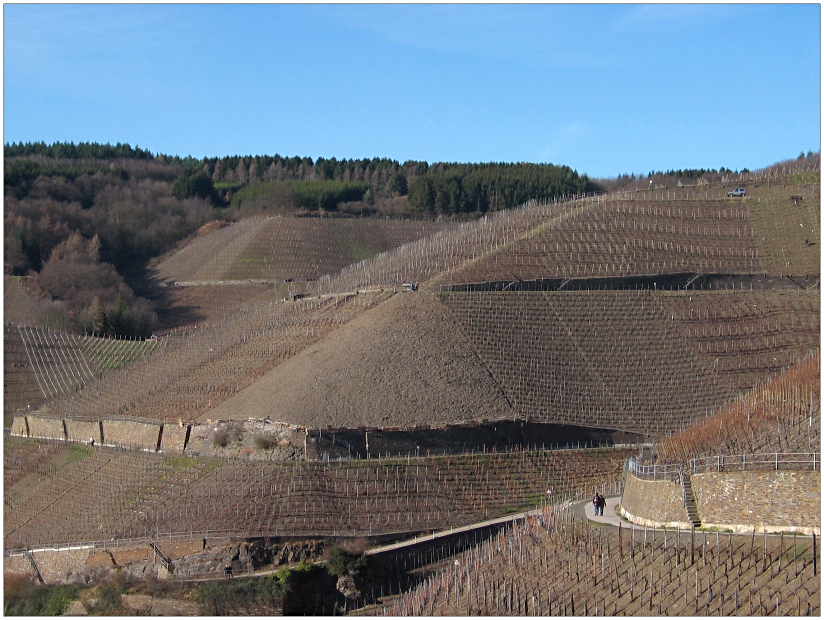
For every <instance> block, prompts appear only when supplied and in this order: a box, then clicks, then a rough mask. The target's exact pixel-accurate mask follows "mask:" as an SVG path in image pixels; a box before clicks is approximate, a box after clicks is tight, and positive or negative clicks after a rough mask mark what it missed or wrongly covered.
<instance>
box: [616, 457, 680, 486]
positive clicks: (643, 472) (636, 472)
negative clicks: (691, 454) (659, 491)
mask: <svg viewBox="0 0 824 620" xmlns="http://www.w3.org/2000/svg"><path fill="white" fill-rule="evenodd" d="M681 471H682V468H681V465H680V464H677V463H675V464H672V463H670V464H664V465H658V464H655V465H641V464H640V462H639V459H638V457H637V456H631V457H629V458H628V459H627V460H626V461H624V474H627V473H630V474H632V475H633V476H635V477H636V478H641V479H643V480H671V481H673V482H680V481H681Z"/></svg>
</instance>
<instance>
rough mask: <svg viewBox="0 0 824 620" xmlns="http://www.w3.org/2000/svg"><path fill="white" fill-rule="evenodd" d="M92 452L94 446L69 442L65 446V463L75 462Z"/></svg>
mask: <svg viewBox="0 0 824 620" xmlns="http://www.w3.org/2000/svg"><path fill="white" fill-rule="evenodd" d="M93 453H94V448H92V447H91V446H85V445H80V444H70V445H69V446H68V447H67V448H66V454H67V456H66V464H67V465H68V464H70V463H77V462H78V461H82V460H83V459H85V458H86V457H87V456H91V455H92V454H93Z"/></svg>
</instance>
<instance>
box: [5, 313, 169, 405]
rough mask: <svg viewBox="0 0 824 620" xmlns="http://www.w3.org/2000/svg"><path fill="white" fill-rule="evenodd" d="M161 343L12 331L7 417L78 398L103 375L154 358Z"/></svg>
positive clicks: (7, 357) (7, 343)
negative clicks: (72, 396)
mask: <svg viewBox="0 0 824 620" xmlns="http://www.w3.org/2000/svg"><path fill="white" fill-rule="evenodd" d="M159 343H161V341H158V340H156V339H150V340H128V339H125V340H121V339H116V338H98V337H94V336H76V335H74V334H67V333H63V332H58V331H52V330H48V329H38V328H34V327H12V326H10V325H7V326H6V327H5V328H4V330H3V350H4V385H5V395H4V411H5V412H6V413H9V412H13V411H25V410H27V408H29V407H39V406H41V405H42V404H43V403H44V402H46V401H48V400H52V399H55V398H57V397H59V396H61V395H64V394H71V393H73V392H76V391H78V390H79V389H80V388H82V386H84V385H85V384H87V383H89V382H90V381H94V380H95V379H96V378H97V377H98V376H100V375H101V374H102V373H104V372H107V371H110V370H113V369H115V368H120V367H122V366H124V365H126V364H128V363H129V362H132V361H135V360H138V359H141V358H143V357H145V356H147V355H149V354H151V353H152V351H154V350H155V348H156V347H157V346H158V345H159ZM161 346H162V345H161Z"/></svg>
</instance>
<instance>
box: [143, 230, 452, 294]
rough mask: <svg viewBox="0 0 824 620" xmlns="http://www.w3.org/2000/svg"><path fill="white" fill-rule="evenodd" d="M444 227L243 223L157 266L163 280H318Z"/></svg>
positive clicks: (201, 238)
mask: <svg viewBox="0 0 824 620" xmlns="http://www.w3.org/2000/svg"><path fill="white" fill-rule="evenodd" d="M445 227H446V224H442V223H435V222H414V221H404V220H381V219H374V218H373V219H351V218H285V217H273V218H260V217H254V218H250V219H247V220H243V221H241V222H238V223H237V224H234V225H232V226H229V227H226V228H222V229H220V230H217V231H215V232H213V233H211V234H209V235H205V236H203V237H200V238H198V239H196V240H195V241H193V242H192V243H190V244H189V245H187V246H185V247H184V248H182V249H180V250H178V251H177V252H175V253H174V254H172V255H171V256H170V257H168V258H166V259H164V260H163V261H161V262H160V263H159V264H158V265H157V270H158V275H159V276H160V277H161V278H162V279H165V280H168V281H181V282H193V281H223V280H248V279H252V280H267V281H276V280H284V279H289V278H294V279H297V280H307V279H311V280H314V279H317V278H319V277H321V276H323V275H328V274H333V273H336V272H338V271H340V270H341V269H342V268H343V267H345V266H346V265H349V264H351V263H354V262H357V261H360V260H363V259H366V258H371V257H372V256H374V255H375V254H378V253H380V252H385V251H387V250H391V249H392V248H395V247H398V246H400V245H403V244H404V243H407V242H409V241H414V240H416V239H420V238H421V237H424V236H425V235H428V234H432V233H433V232H437V231H438V230H441V229H443V228H445Z"/></svg>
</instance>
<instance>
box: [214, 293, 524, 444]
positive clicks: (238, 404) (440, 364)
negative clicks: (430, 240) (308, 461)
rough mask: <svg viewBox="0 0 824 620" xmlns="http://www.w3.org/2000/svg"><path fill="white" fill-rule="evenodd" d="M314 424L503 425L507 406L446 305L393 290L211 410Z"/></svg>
mask: <svg viewBox="0 0 824 620" xmlns="http://www.w3.org/2000/svg"><path fill="white" fill-rule="evenodd" d="M265 416H268V417H270V418H271V419H273V420H280V421H288V422H291V423H296V424H301V425H308V426H314V427H326V426H333V427H350V428H351V427H358V426H382V427H408V426H413V425H419V424H446V423H453V422H459V421H464V420H480V419H507V418H511V417H512V408H511V407H510V405H509V403H508V402H507V400H506V398H505V396H504V394H503V392H502V391H501V389H500V388H499V386H498V384H497V383H496V382H495V380H494V379H493V378H492V377H491V376H490V374H489V372H488V371H487V369H486V367H485V366H484V364H483V363H482V362H481V360H480V359H479V358H478V356H477V355H476V354H475V352H474V350H473V348H472V346H471V345H470V343H468V342H467V341H466V340H465V339H464V337H463V335H462V333H461V331H460V330H459V329H458V328H457V326H456V324H455V323H454V321H453V320H452V318H451V316H450V315H449V313H448V311H447V310H446V308H444V307H443V306H442V305H441V304H440V302H438V301H437V299H436V298H435V297H434V296H431V295H428V294H424V293H402V294H397V295H395V296H393V297H392V298H390V299H389V300H387V301H386V302H384V303H383V304H380V305H379V306H377V307H375V308H374V309H372V310H370V311H368V312H366V313H364V314H363V315H362V316H360V317H358V318H357V319H355V320H353V321H351V322H350V323H349V324H347V325H344V326H342V327H341V328H340V329H338V330H336V331H335V332H334V333H332V334H330V335H329V336H327V337H326V338H324V339H323V340H321V341H319V342H317V343H315V344H313V345H311V346H309V347H307V348H306V349H305V350H304V351H303V352H301V353H300V354H299V355H297V356H295V357H294V358H292V359H289V360H287V361H286V362H284V363H283V364H280V365H279V366H278V367H276V368H275V369H274V370H272V371H271V372H270V373H268V374H267V375H265V376H264V377H262V378H261V379H260V380H259V381H257V382H256V383H254V384H253V385H251V386H250V387H248V388H247V389H245V390H243V391H242V392H240V393H239V394H238V395H236V396H235V397H233V398H231V399H229V400H227V401H226V402H224V403H223V404H222V405H220V406H219V407H216V408H214V409H212V410H210V411H209V412H208V417H210V418H212V419H215V418H217V419H230V418H241V419H245V418H247V417H265Z"/></svg>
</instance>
